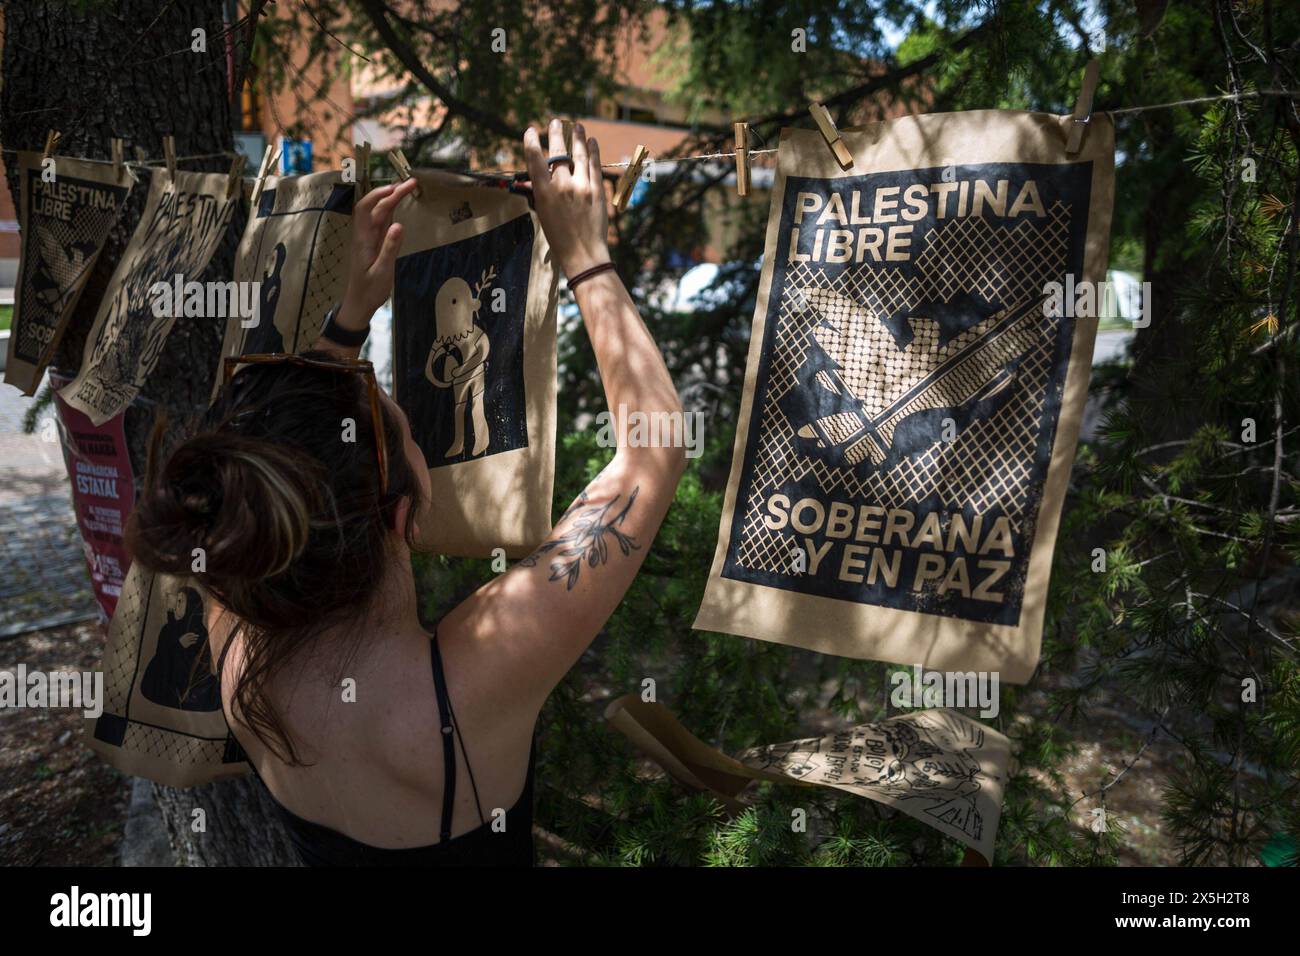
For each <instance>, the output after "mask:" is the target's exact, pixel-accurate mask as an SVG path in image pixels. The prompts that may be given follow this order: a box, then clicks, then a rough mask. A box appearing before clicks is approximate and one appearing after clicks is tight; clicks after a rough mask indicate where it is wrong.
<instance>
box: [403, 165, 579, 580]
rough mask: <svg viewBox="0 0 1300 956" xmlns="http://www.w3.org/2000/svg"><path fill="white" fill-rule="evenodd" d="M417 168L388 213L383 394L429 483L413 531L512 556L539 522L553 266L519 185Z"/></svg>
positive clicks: (548, 411)
mask: <svg viewBox="0 0 1300 956" xmlns="http://www.w3.org/2000/svg"><path fill="white" fill-rule="evenodd" d="M416 179H417V180H418V181H419V184H420V189H419V192H418V193H417V194H415V195H412V196H408V197H406V198H405V199H403V200H402V202H401V204H400V205H399V206H398V207H397V211H396V214H395V216H394V219H395V221H396V222H399V223H401V224H402V227H403V233H402V248H401V251H400V253H399V255H398V259H397V268H396V278H395V282H394V290H393V336H392V340H393V397H394V399H395V400H396V401H397V403H398V405H400V406H401V407H402V409H403V410H404V411H405V412H406V416H407V419H408V420H409V422H410V426H411V436H412V438H413V439H414V440H415V443H416V444H417V445H418V446H419V447H420V450H421V452H423V454H424V458H425V461H426V463H427V464H428V467H429V478H430V483H431V485H432V489H433V496H432V501H431V503H430V506H431V508H432V514H433V519H432V520H431V521H427V522H422V523H421V542H420V543H421V544H422V545H424V546H425V547H427V548H430V549H431V550H434V551H437V552H439V553H442V554H450V555H457V556H462V557H491V556H500V555H501V554H502V553H503V554H504V555H505V556H509V557H522V556H524V555H526V554H528V553H529V552H530V551H531V550H532V549H533V548H534V547H535V546H536V545H537V544H538V543H540V542H541V541H542V540H543V539H544V538H545V537H546V534H547V532H549V531H550V529H551V491H552V483H553V478H554V472H555V388H556V384H555V362H556V359H555V314H556V304H557V298H556V289H557V274H556V271H555V269H554V267H553V266H552V264H551V259H550V250H549V247H548V246H547V243H546V237H545V235H544V234H543V233H542V230H541V229H540V228H539V226H538V223H537V218H536V216H535V215H534V214H533V213H532V211H531V210H530V208H529V205H528V201H527V200H526V199H525V198H524V197H522V196H520V195H515V194H512V193H510V192H507V191H506V190H504V189H493V188H488V187H483V186H477V185H472V184H471V183H472V181H470V180H467V179H466V178H465V177H461V176H456V175H452V174H447V173H441V172H434V171H423V170H422V171H420V172H418V173H417V174H416ZM498 549H500V551H498Z"/></svg>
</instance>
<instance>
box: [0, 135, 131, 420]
mask: <svg viewBox="0 0 1300 956" xmlns="http://www.w3.org/2000/svg"><path fill="white" fill-rule="evenodd" d="M49 162H50V165H49V166H47V165H46V164H45V163H44V162H43V161H42V156H41V154H40V153H34V152H19V154H18V206H19V217H20V218H19V222H20V224H21V231H22V249H21V252H20V258H19V260H18V286H17V288H16V289H15V290H14V310H13V320H12V322H11V328H10V333H9V352H8V355H7V356H6V360H5V381H6V382H8V383H9V384H10V385H15V386H17V387H18V388H20V389H22V391H23V393H24V394H26V395H31V394H32V393H33V392H34V391H36V386H37V385H39V384H40V382H41V375H42V373H44V371H45V367H46V365H48V364H49V362H50V359H51V358H52V357H53V355H54V350H55V349H56V348H57V347H58V344H59V340H60V339H61V338H62V337H63V330H64V329H65V328H66V327H67V324H68V318H69V317H70V316H71V315H72V310H73V309H74V308H76V306H77V301H78V300H79V299H80V298H81V292H82V290H83V289H84V288H85V286H86V280H87V279H88V278H90V272H91V269H93V268H94V265H95V262H96V260H97V259H98V258H99V254H100V252H101V251H102V250H103V248H104V242H105V240H107V239H108V234H109V231H110V230H111V229H112V228H113V224H114V223H115V222H117V217H118V216H119V215H120V214H121V212H122V206H123V204H124V203H125V202H126V197H127V195H128V194H129V193H130V192H131V187H132V186H133V185H135V176H134V174H132V172H131V171H130V169H129V168H128V167H126V166H123V167H122V170H121V172H118V171H115V170H114V168H113V167H112V166H111V165H108V164H105V163H92V162H89V161H86V160H81V159H72V158H68V157H63V156H58V155H55V156H51V157H50V158H49Z"/></svg>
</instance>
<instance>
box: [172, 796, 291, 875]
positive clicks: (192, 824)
mask: <svg viewBox="0 0 1300 956" xmlns="http://www.w3.org/2000/svg"><path fill="white" fill-rule="evenodd" d="M153 794H154V799H155V800H156V801H158V808H159V810H161V811H162V817H163V823H164V824H166V827H167V836H168V838H169V839H170V840H171V844H172V850H173V852H175V854H176V863H177V865H178V866H296V865H298V857H297V855H296V853H295V852H294V849H293V845H292V844H291V843H290V842H289V837H288V834H287V833H286V832H285V830H284V827H283V826H282V825H281V823H280V820H279V818H278V817H277V816H276V813H275V807H274V805H273V804H272V803H271V800H270V797H269V796H268V795H267V792H266V788H265V787H263V786H262V785H261V784H260V783H259V782H258V781H257V778H256V777H252V776H249V777H241V778H239V779H237V780H222V781H219V782H217V783H209V784H206V785H204V786H202V787H191V788H189V789H188V790H177V789H175V788H173V787H163V786H159V785H158V784H154V788H153ZM196 810H202V811H203V812H202V814H199V815H197V816H196V814H195V811H196Z"/></svg>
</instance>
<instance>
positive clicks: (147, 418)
mask: <svg viewBox="0 0 1300 956" xmlns="http://www.w3.org/2000/svg"><path fill="white" fill-rule="evenodd" d="M223 7H224V4H223V3H222V2H221V0H169V2H168V3H166V4H159V3H157V2H153V0H119V2H116V3H112V4H94V5H85V4H80V3H72V2H47V0H40V2H33V0H16V2H10V3H6V4H5V7H4V12H3V16H4V39H3V44H4V58H3V63H2V64H0V77H2V79H3V85H2V86H0V143H3V144H4V146H5V147H6V148H8V149H31V150H40V149H41V148H42V147H43V145H44V142H45V135H46V132H47V131H48V130H50V129H57V130H59V131H60V133H62V136H63V138H62V141H61V142H60V144H59V149H58V151H59V152H61V153H64V154H66V155H69V156H86V157H90V158H96V159H108V158H109V157H110V156H111V145H110V143H111V139H112V138H113V137H114V136H119V137H121V138H122V139H123V140H124V141H125V145H126V157H127V158H128V159H132V158H134V156H135V148H136V147H140V148H142V149H143V150H144V151H145V154H146V156H148V157H149V158H156V157H161V156H162V155H163V148H162V141H163V137H164V136H166V135H171V136H174V137H175V140H176V155H177V156H191V155H200V154H208V153H218V152H222V151H227V152H228V151H230V150H231V149H232V143H233V136H232V130H233V128H234V127H233V123H232V120H231V112H230V90H229V88H228V75H229V74H228V70H227V53H228V49H227V40H226V37H225V26H224V25H223V22H222V17H223ZM195 30H203V31H205V37H204V39H205V41H206V50H205V51H204V52H194V51H193V50H192V45H193V44H194V42H195V36H194V31H195ZM234 52H235V53H236V54H237V55H238V54H239V51H238V50H236V51H234ZM177 165H178V167H179V168H182V169H188V170H204V171H212V172H217V171H221V172H224V171H226V170H228V169H229V167H230V160H229V157H221V156H217V157H213V158H210V159H206V160H186V161H182V162H179V163H178V164H177ZM136 171H137V174H138V176H139V179H140V181H139V183H138V184H137V186H136V188H135V190H134V191H133V192H132V194H131V198H130V200H129V201H128V203H127V205H126V208H125V209H124V210H123V214H122V217H121V219H120V220H119V221H118V224H117V226H116V227H115V229H114V231H113V233H112V235H111V236H110V237H109V240H108V242H107V244H106V245H105V247H104V252H103V255H101V256H100V259H99V262H98V263H97V265H96V267H95V270H94V272H93V273H92V275H91V276H90V278H89V280H88V282H87V285H86V290H85V292H84V293H83V295H82V297H81V301H80V303H79V304H78V306H77V308H76V310H75V311H74V313H73V315H72V318H71V320H70V322H69V324H68V329H67V332H66V333H65V335H64V338H63V341H62V343H61V344H60V346H59V348H58V350H57V352H56V354H55V357H54V363H53V364H54V366H55V367H56V368H58V369H60V370H62V371H65V372H71V373H75V372H76V371H77V370H78V369H79V368H80V365H81V353H82V348H83V346H84V344H85V339H86V335H87V333H88V332H89V331H90V327H91V325H92V323H93V322H94V318H95V312H96V310H97V309H98V307H99V303H100V300H101V299H102V298H103V296H104V294H105V291H106V289H107V286H108V281H109V278H110V277H111V276H112V273H113V268H114V266H116V264H117V262H118V261H119V259H120V258H121V255H122V252H123V250H124V249H125V247H126V244H127V242H128V240H129V239H130V237H131V233H132V231H133V230H134V229H135V226H136V223H137V222H138V220H139V218H140V213H141V212H142V211H143V208H144V201H145V196H146V195H147V193H148V187H149V178H148V177H149V173H148V172H146V171H144V170H141V169H139V168H138V167H137V170H136ZM17 172H18V163H17V157H16V156H15V155H14V154H12V153H7V154H5V173H6V175H7V177H8V181H9V189H10V192H12V193H14V198H15V206H16V205H17V192H16V187H17V181H18V180H17ZM243 224H244V217H243V215H242V214H241V215H239V216H237V217H236V221H235V223H234V224H233V226H232V228H231V229H230V231H229V233H228V234H227V236H226V238H225V241H224V242H223V244H222V246H221V248H220V249H219V250H218V251H217V253H216V255H215V256H213V259H212V264H211V265H210V266H209V267H208V270H207V272H206V273H205V274H204V275H202V276H193V277H188V276H187V277H186V278H187V279H188V278H193V279H196V280H198V281H200V282H202V281H206V280H208V279H220V280H223V281H225V280H228V279H229V278H230V275H231V271H232V266H233V263H234V255H235V247H236V245H237V244H238V241H239V235H240V233H241V232H242V231H243ZM222 331H223V329H222V320H221V319H219V318H215V317H213V318H206V319H205V318H186V319H184V320H182V321H180V322H177V323H176V325H175V326H174V327H173V329H172V331H171V334H170V335H169V336H168V338H167V343H166V345H165V346H164V349H163V353H162V355H161V357H160V359H159V361H158V365H157V367H156V368H155V370H154V371H153V373H152V374H151V376H150V377H149V380H148V381H147V382H146V384H145V387H144V390H143V392H142V393H141V394H142V396H143V398H144V401H137V402H136V403H134V404H133V405H132V407H131V408H130V409H128V411H127V414H126V435H127V444H128V445H129V447H130V451H131V464H132V467H133V468H134V470H135V474H136V476H137V481H139V480H140V478H141V476H143V474H144V464H145V454H144V449H145V443H146V440H147V438H148V435H149V431H150V429H151V428H152V425H153V421H154V417H155V414H156V413H157V412H158V411H159V410H160V409H161V410H165V411H166V412H167V414H168V417H169V419H170V421H171V423H172V424H171V427H170V428H169V438H170V439H171V440H175V439H176V438H178V437H180V436H181V435H183V434H184V433H185V432H187V431H188V430H189V429H190V428H192V426H193V423H194V421H195V420H196V418H197V416H198V414H199V413H200V411H201V409H202V408H203V407H204V406H206V404H207V400H208V396H209V394H210V392H211V388H212V379H213V375H214V374H215V373H216V366H217V358H218V354H219V352H220V348H221V337H222ZM154 793H155V796H156V798H157V800H158V804H159V807H160V808H161V810H162V813H163V817H164V820H165V822H166V824H167V829H168V831H169V833H170V835H171V840H172V846H173V848H175V849H176V851H177V856H178V859H179V862H181V863H183V864H192V865H226V864H231V865H233V864H272V863H281V864H284V863H289V862H291V861H292V860H293V859H294V857H293V854H292V850H291V848H290V846H289V843H288V840H287V837H285V835H284V833H283V829H282V828H281V827H280V825H279V822H278V821H277V820H276V818H275V816H274V813H273V810H272V807H271V805H270V803H269V798H268V797H267V795H266V791H265V789H264V788H263V787H261V786H260V785H259V784H258V783H257V782H256V780H253V779H241V780H236V781H228V782H222V783H218V784H212V785H210V786H206V787H196V788H194V789H193V790H189V791H179V790H172V789H170V788H166V787H158V786H155V788H154ZM196 808H201V809H203V810H204V811H205V817H206V832H195V828H194V826H193V825H192V824H193V823H194V817H193V813H192V811H193V810H194V809H196Z"/></svg>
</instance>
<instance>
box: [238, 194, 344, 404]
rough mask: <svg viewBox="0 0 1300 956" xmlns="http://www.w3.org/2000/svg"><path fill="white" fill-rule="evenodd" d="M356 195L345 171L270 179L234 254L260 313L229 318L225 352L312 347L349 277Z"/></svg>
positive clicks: (241, 281)
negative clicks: (252, 290) (353, 208)
mask: <svg viewBox="0 0 1300 956" xmlns="http://www.w3.org/2000/svg"><path fill="white" fill-rule="evenodd" d="M355 197H356V185H355V184H353V183H345V182H344V181H343V175H342V173H339V172H323V173H313V174H311V175H310V176H290V177H279V178H270V179H267V180H266V181H265V183H264V185H263V187H262V191H261V193H260V195H259V196H258V198H257V204H256V207H255V208H254V209H252V210H251V211H250V213H249V217H248V226H247V227H246V228H245V229H244V235H243V237H242V238H241V239H240V242H239V251H238V252H237V253H236V254H235V276H234V277H235V282H236V283H238V284H240V285H241V287H242V286H248V287H251V288H256V290H257V291H256V294H255V295H254V296H252V299H253V301H252V302H251V303H250V304H251V305H252V306H253V311H254V314H253V315H251V316H247V315H245V316H230V317H229V318H228V319H227V322H226V336H225V340H224V341H223V344H222V349H221V354H222V356H223V357H225V356H228V355H247V354H249V353H254V352H303V351H305V350H307V349H309V348H310V347H311V346H312V344H313V343H314V342H315V341H316V339H317V337H318V336H319V334H320V329H321V325H322V324H323V323H324V321H325V313H326V312H328V311H329V310H330V308H331V307H332V306H333V305H334V304H335V303H336V302H338V301H339V299H340V298H341V297H342V295H343V288H344V285H345V284H346V282H347V276H348V260H349V256H350V253H351V236H352V206H353V202H354V200H355ZM254 284H255V285H254ZM221 381H222V379H221V375H220V374H218V375H217V376H216V385H215V388H216V389H219V388H220V386H221Z"/></svg>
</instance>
